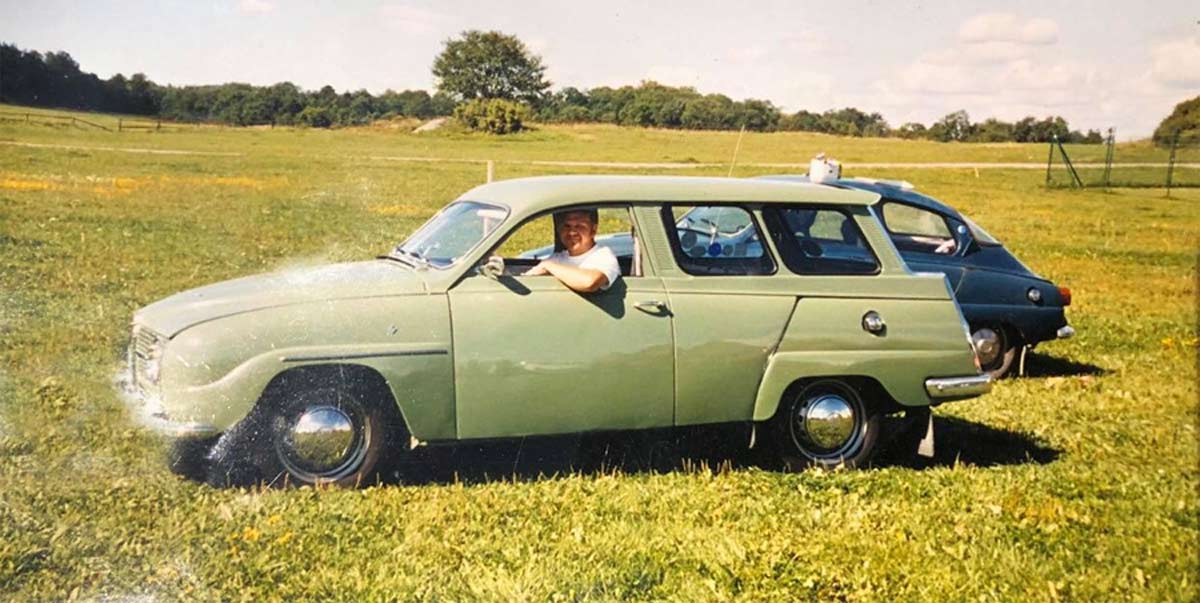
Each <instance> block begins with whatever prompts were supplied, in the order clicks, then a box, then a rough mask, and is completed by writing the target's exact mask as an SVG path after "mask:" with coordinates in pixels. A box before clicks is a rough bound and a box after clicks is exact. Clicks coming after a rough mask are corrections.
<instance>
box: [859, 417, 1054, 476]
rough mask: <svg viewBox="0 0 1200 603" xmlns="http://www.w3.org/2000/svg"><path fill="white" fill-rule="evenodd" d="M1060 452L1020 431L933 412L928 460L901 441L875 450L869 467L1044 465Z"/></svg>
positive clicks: (925, 467)
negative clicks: (932, 433) (932, 428)
mask: <svg viewBox="0 0 1200 603" xmlns="http://www.w3.org/2000/svg"><path fill="white" fill-rule="evenodd" d="M1061 453H1062V451H1060V450H1058V449H1056V448H1052V447H1050V446H1047V445H1044V444H1043V443H1040V442H1038V441H1037V440H1035V439H1034V438H1032V437H1030V436H1029V435H1026V434H1023V433H1020V432H1016V431H1012V430H1008V429H998V428H995V427H990V426H988V425H984V424H983V423H976V422H974V421H968V420H965V419H959V418H956V417H941V416H937V415H936V413H935V415H934V454H933V457H932V458H926V457H922V456H919V455H917V454H916V451H915V445H914V446H911V447H908V446H905V445H904V440H903V439H898V441H897V442H896V443H895V444H894V445H891V446H885V447H884V448H883V449H882V450H880V451H879V453H878V454H877V455H876V457H875V460H874V463H873V465H874V466H876V467H907V468H911V469H928V468H935V467H953V466H955V465H970V466H975V467H997V466H1006V465H1023V464H1027V463H1036V464H1039V465H1044V464H1047V463H1052V462H1054V461H1056V460H1058V457H1059V456H1060V455H1061Z"/></svg>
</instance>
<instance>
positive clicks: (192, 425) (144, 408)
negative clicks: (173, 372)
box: [120, 384, 219, 438]
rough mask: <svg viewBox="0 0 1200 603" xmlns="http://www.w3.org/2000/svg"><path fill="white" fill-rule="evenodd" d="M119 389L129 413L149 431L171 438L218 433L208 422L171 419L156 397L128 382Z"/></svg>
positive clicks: (208, 435)
mask: <svg viewBox="0 0 1200 603" xmlns="http://www.w3.org/2000/svg"><path fill="white" fill-rule="evenodd" d="M120 391H121V393H122V394H123V395H124V398H125V405H126V407H127V408H128V409H129V414H130V415H132V416H133V419H134V420H135V421H136V422H137V423H138V424H139V425H141V426H142V427H145V428H146V429H149V430H150V431H153V432H155V433H158V434H161V435H165V436H168V437H172V438H207V437H211V436H215V435H217V434H218V433H219V430H218V429H217V428H216V427H215V426H213V425H209V424H208V423H197V422H192V421H174V420H172V419H171V418H170V417H169V416H167V413H166V411H164V410H163V409H162V404H160V403H159V401H158V400H157V399H156V398H153V397H151V396H147V395H146V394H144V393H143V392H140V391H138V390H136V389H134V388H132V387H129V386H128V384H124V385H122V386H120Z"/></svg>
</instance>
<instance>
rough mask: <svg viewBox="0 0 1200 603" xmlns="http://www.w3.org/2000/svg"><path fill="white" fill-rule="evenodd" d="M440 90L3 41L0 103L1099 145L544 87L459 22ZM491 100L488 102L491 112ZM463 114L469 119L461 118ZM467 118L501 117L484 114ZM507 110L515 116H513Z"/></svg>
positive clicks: (951, 117) (1072, 134) (720, 99)
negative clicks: (170, 64) (75, 53)
mask: <svg viewBox="0 0 1200 603" xmlns="http://www.w3.org/2000/svg"><path fill="white" fill-rule="evenodd" d="M433 72H434V75H435V77H436V78H437V81H438V90H437V91H436V92H435V93H434V94H430V93H429V92H426V91H424V90H405V91H403V92H394V91H392V90H388V91H386V92H384V93H382V94H379V95H372V94H371V93H369V92H367V91H366V90H359V91H357V92H348V91H347V92H342V93H338V92H337V91H336V90H334V89H333V88H332V87H331V86H324V87H323V88H321V89H320V90H317V91H306V90H303V89H301V88H300V87H298V86H296V85H295V84H292V83H290V82H283V83H279V84H274V85H272V86H253V85H250V84H241V83H228V84H221V85H211V86H163V85H159V84H156V83H154V82H153V81H150V80H149V79H148V78H147V77H146V76H145V75H143V74H141V73H136V74H134V75H132V76H130V77H128V78H126V77H125V76H123V75H121V74H117V75H114V76H112V77H111V78H109V79H107V80H102V79H100V78H99V77H97V76H96V75H94V74H92V73H87V72H84V71H82V70H81V69H80V68H79V64H78V63H77V62H76V61H75V60H74V59H73V58H72V57H71V56H70V55H69V54H67V53H66V52H61V51H60V52H48V53H46V54H41V53H39V52H36V51H26V50H21V49H19V48H17V47H16V46H14V45H11V44H6V43H5V44H0V82H2V85H0V102H7V103H14V104H20V105H30V106H43V107H65V108H72V109H84V110H97V111H107V112H113V113H130V114H135V115H148V116H158V117H161V118H164V119H172V120H179V121H199V122H219V123H226V124H230V125H238V126H246V125H265V124H278V125H302V126H310V127H322V128H324V127H334V126H346V125H361V124H367V123H370V122H372V121H375V120H379V119H387V118H391V117H416V118H422V119H424V118H429V117H434V116H444V115H451V114H453V113H454V111H455V108H456V107H460V110H459V112H458V113H457V115H459V116H470V115H476V116H478V115H480V114H482V113H483V112H485V111H486V110H485V109H482V108H481V109H479V110H476V111H472V110H466V111H464V110H463V108H464V105H467V104H469V103H473V102H474V103H476V105H472V106H471V107H465V108H466V109H472V108H473V107H475V106H479V105H478V103H479V102H482V101H491V100H495V99H500V100H505V101H510V102H512V103H517V104H518V105H520V110H519V111H518V110H515V109H512V108H507V107H506V108H505V110H506V111H507V113H506V114H505V115H508V114H511V115H514V116H517V117H516V119H517V120H518V121H517V122H516V127H515V128H514V127H512V123H511V121H504V120H501V122H502V123H505V124H508V125H507V126H506V129H505V130H504V131H516V130H519V129H520V121H519V119H520V117H521V116H525V115H527V116H529V117H531V118H532V119H534V120H535V121H541V122H549V123H574V122H594V123H611V124H619V125H626V126H638V127H656V128H680V129H690V130H736V129H740V128H745V129H747V130H752V131H760V132H769V131H803V132H820V133H826V134H833V135H838V136H873V137H886V136H893V137H901V138H910V139H928V140H937V141H945V142H950V141H960V142H1047V141H1049V140H1052V139H1053V138H1054V137H1058V139H1059V140H1062V141H1063V142H1082V143H1100V142H1102V141H1103V137H1102V136H1101V134H1100V132H1098V131H1096V130H1089V131H1088V132H1087V133H1086V134H1083V133H1080V132H1079V131H1077V130H1071V129H1070V127H1069V125H1068V124H1067V121H1066V120H1065V119H1063V118H1062V117H1058V116H1049V117H1046V118H1043V119H1037V118H1034V117H1026V118H1024V119H1022V120H1020V121H1017V122H1012V123H1010V122H1005V121H1001V120H998V119H994V118H990V119H986V120H984V121H982V122H979V123H972V122H971V120H970V117H969V116H968V115H967V113H966V112H965V111H955V112H953V113H950V114H948V115H946V116H945V117H943V118H941V119H940V120H937V121H935V122H934V123H932V124H930V125H929V126H926V125H924V124H921V123H915V122H913V123H905V124H903V125H901V126H900V127H898V128H893V127H891V126H890V125H889V124H888V122H887V121H886V120H885V119H884V118H883V116H882V115H880V114H879V113H867V112H865V111H861V110H859V109H856V108H853V107H847V108H843V109H836V110H829V111H825V112H821V113H816V112H811V111H807V110H801V111H797V112H795V113H785V112H784V111H782V110H781V109H780V108H779V107H777V106H775V105H774V104H773V103H771V102H770V101H768V100H760V99H744V100H740V101H737V100H733V99H731V98H729V97H728V96H725V95H723V94H702V93H700V92H698V91H697V90H695V89H694V88H691V87H676V86H666V85H662V84H659V83H656V82H650V81H647V82H642V83H640V84H639V85H638V86H628V85H626V86H621V87H617V88H613V87H608V86H600V87H596V88H591V89H588V90H580V89H577V88H573V87H566V88H563V89H561V90H558V91H554V92H551V91H550V90H549V88H550V83H549V82H548V81H546V80H545V77H544V72H545V67H544V65H542V63H541V59H540V57H537V56H536V55H533V54H532V53H530V52H529V51H528V50H527V49H526V47H525V46H524V44H522V43H521V42H520V40H518V39H516V38H515V37H514V36H508V35H505V34H502V33H499V32H479V31H469V32H463V34H462V36H461V37H460V38H459V39H454V40H447V41H446V44H445V48H444V50H443V52H442V53H441V54H439V56H438V57H437V58H436V60H435V62H434V68H433ZM497 73H501V74H508V76H507V79H504V78H501V80H502V81H497V77H496V74H497ZM495 109H496V107H494V106H493V107H492V110H493V111H492V112H493V114H495ZM460 118H462V117H460ZM466 119H468V120H473V121H471V123H481V124H487V123H496V120H495V119H492V120H487V119H480V118H478V117H475V118H470V117H467V118H466ZM506 119H508V118H507V117H506Z"/></svg>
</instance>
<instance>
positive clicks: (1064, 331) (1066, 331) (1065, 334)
mask: <svg viewBox="0 0 1200 603" xmlns="http://www.w3.org/2000/svg"><path fill="white" fill-rule="evenodd" d="M1055 335H1057V336H1058V338H1059V339H1070V338H1072V337H1074V336H1075V329H1073V328H1072V327H1071V325H1067V326H1065V327H1063V328H1061V329H1059V330H1058V331H1057V332H1056V333H1055Z"/></svg>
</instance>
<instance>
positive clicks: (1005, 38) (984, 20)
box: [958, 13, 1058, 45]
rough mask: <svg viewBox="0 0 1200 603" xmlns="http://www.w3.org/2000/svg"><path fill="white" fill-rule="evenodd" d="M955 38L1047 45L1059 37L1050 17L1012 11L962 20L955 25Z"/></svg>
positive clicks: (970, 42)
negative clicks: (1022, 14)
mask: <svg viewBox="0 0 1200 603" xmlns="http://www.w3.org/2000/svg"><path fill="white" fill-rule="evenodd" d="M958 38H959V39H960V40H962V41H963V42H966V43H968V44H978V43H987V42H1009V43H1016V44H1035V45H1046V44H1053V43H1055V42H1057V41H1058V24H1057V23H1055V22H1054V21H1053V20H1051V19H1036V18H1035V19H1022V18H1021V17H1019V16H1017V15H1015V14H1012V13H984V14H982V15H976V16H974V17H971V18H970V19H967V20H966V21H965V22H963V24H962V25H961V26H960V27H959V28H958Z"/></svg>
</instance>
